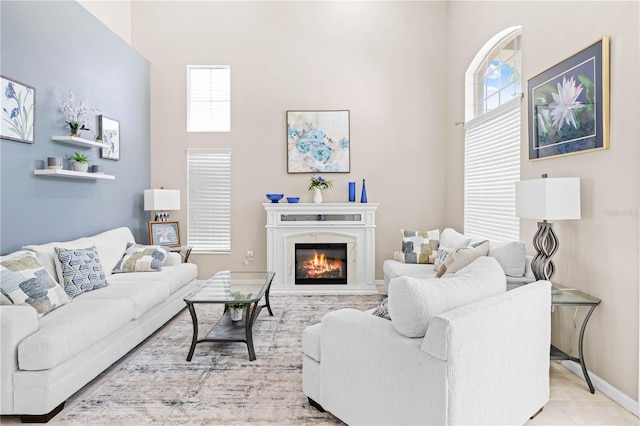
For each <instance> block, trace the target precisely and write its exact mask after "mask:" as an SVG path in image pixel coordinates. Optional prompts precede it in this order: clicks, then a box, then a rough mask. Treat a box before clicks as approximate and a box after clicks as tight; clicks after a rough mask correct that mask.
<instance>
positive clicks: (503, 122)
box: [464, 97, 521, 241]
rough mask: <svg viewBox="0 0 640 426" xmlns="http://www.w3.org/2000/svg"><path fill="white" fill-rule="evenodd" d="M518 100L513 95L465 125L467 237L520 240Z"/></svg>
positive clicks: (519, 100)
mask: <svg viewBox="0 0 640 426" xmlns="http://www.w3.org/2000/svg"><path fill="white" fill-rule="evenodd" d="M520 102H521V99H520V97H517V98H514V99H513V100H511V101H509V102H507V103H506V104H503V105H501V106H500V107H498V108H496V109H494V110H492V111H490V112H488V113H486V114H483V115H482V116H480V117H478V118H476V119H473V120H471V121H470V122H469V123H467V124H466V125H465V127H466V152H465V181H464V203H465V220H464V222H465V223H464V229H465V230H464V233H465V235H468V236H470V237H478V238H488V239H490V240H494V241H507V240H516V241H517V240H519V239H520V220H519V219H518V218H517V217H516V196H515V191H516V189H515V182H516V181H518V180H520V120H521V117H520V109H521V107H520Z"/></svg>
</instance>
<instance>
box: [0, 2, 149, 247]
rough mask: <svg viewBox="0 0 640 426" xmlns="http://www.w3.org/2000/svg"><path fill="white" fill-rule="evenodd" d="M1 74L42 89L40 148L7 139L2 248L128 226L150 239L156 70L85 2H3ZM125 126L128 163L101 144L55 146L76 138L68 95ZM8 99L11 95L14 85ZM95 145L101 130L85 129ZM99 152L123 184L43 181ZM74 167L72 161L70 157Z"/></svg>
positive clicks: (2, 146)
mask: <svg viewBox="0 0 640 426" xmlns="http://www.w3.org/2000/svg"><path fill="white" fill-rule="evenodd" d="M0 8H1V9H0V13H1V15H0V18H1V39H0V40H1V51H0V74H2V75H3V76H5V77H8V78H11V79H15V80H17V81H20V82H22V83H24V84H27V85H30V86H32V87H34V88H35V92H36V93H35V101H36V108H35V111H36V112H35V143H34V144H26V143H20V142H14V141H10V140H4V139H2V140H0V166H1V169H0V252H1V253H2V254H7V253H9V252H12V251H15V250H18V249H19V248H20V247H21V246H22V245H25V244H40V243H46V242H51V241H66V240H71V239H75V238H79V237H82V236H89V235H93V234H96V233H98V232H102V231H105V230H107V229H111V228H115V227H118V226H127V227H129V228H130V229H131V230H132V231H133V233H134V236H135V237H136V240H137V241H138V242H143V243H145V242H146V241H147V238H148V234H147V220H148V213H147V212H144V211H143V197H142V194H143V191H144V189H146V188H149V185H150V176H151V172H150V130H149V126H150V122H149V120H150V117H149V114H150V112H149V105H150V65H149V61H147V60H146V59H145V58H144V57H142V56H141V55H140V54H139V53H137V52H136V51H135V50H134V49H133V48H131V46H129V45H128V44H127V43H126V42H124V41H123V40H122V39H120V38H119V37H118V36H117V35H116V34H115V33H113V32H112V31H111V30H110V29H108V28H107V27H106V26H105V25H104V24H102V23H101V22H100V21H99V20H97V19H96V18H95V17H94V16H93V15H92V14H91V13H89V12H88V11H87V10H86V9H84V8H83V7H82V6H81V5H79V4H78V3H76V2H75V1H60V2H57V1H55V2H51V1H42V2H31V1H20V2H19V1H2V2H1V3H0ZM69 89H72V90H73V92H74V94H75V95H76V98H77V99H83V100H84V103H85V105H86V106H88V107H92V108H98V109H99V110H100V111H99V112H97V113H96V112H89V113H88V114H87V115H86V117H87V118H88V119H89V127H90V128H91V129H92V130H94V131H97V129H98V115H99V114H103V115H105V116H107V117H109V118H112V119H115V120H118V121H120V134H121V137H120V150H121V154H120V160H119V161H113V160H107V159H102V158H100V150H99V149H98V148H80V147H75V146H72V145H67V144H63V143H59V142H54V141H52V140H51V137H52V136H58V135H68V126H67V125H66V124H65V122H64V115H63V113H62V112H61V110H60V105H61V103H62V100H63V99H65V98H66V95H67V91H68V90H69ZM0 96H4V88H3V89H2V93H0ZM83 136H85V137H86V138H88V139H91V138H92V136H91V133H89V132H86V133H83ZM75 151H79V152H83V153H84V154H86V155H88V156H89V164H90V165H91V164H99V165H102V166H103V167H104V171H105V173H106V174H111V175H115V177H116V179H115V180H97V181H94V180H79V179H63V178H51V177H42V176H35V175H34V173H33V171H34V169H36V168H44V167H45V164H46V159H47V157H64V158H67V157H69V156H70V155H72V154H73V153H74V152H75ZM65 168H67V166H66V161H65Z"/></svg>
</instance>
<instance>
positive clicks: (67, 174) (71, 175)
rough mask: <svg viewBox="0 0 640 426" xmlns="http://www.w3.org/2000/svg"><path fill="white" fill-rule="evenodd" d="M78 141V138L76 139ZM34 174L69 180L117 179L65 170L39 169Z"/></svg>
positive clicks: (109, 176) (110, 176)
mask: <svg viewBox="0 0 640 426" xmlns="http://www.w3.org/2000/svg"><path fill="white" fill-rule="evenodd" d="M75 139H77V138H75ZM33 173H34V174H35V175H36V176H48V177H61V178H67V179H92V180H97V179H106V180H114V179H115V178H116V177H115V176H113V175H103V174H99V173H84V172H74V171H73V170H64V169H37V170H34V171H33Z"/></svg>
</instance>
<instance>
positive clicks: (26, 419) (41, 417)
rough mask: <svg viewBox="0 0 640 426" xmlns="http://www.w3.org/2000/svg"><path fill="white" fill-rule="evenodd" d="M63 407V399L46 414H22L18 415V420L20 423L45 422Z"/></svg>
mask: <svg viewBox="0 0 640 426" xmlns="http://www.w3.org/2000/svg"><path fill="white" fill-rule="evenodd" d="M63 408H64V401H63V402H62V404H60V405H58V406H57V407H56V408H54V409H53V410H51V411H49V412H48V413H47V414H38V415H32V414H28V415H23V416H20V421H21V422H22V423H47V422H48V421H49V420H51V419H52V418H54V417H55V415H56V414H58V413H59V412H60V411H62V409H63Z"/></svg>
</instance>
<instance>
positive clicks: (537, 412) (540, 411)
mask: <svg viewBox="0 0 640 426" xmlns="http://www.w3.org/2000/svg"><path fill="white" fill-rule="evenodd" d="M543 408H544V407H540V409H539V410H538V411H536V413H535V414H534V415H533V416H531V417H529V420H531V419H533V418H534V417H536V416H537V415H538V414H540V413H542V409H543Z"/></svg>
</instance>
